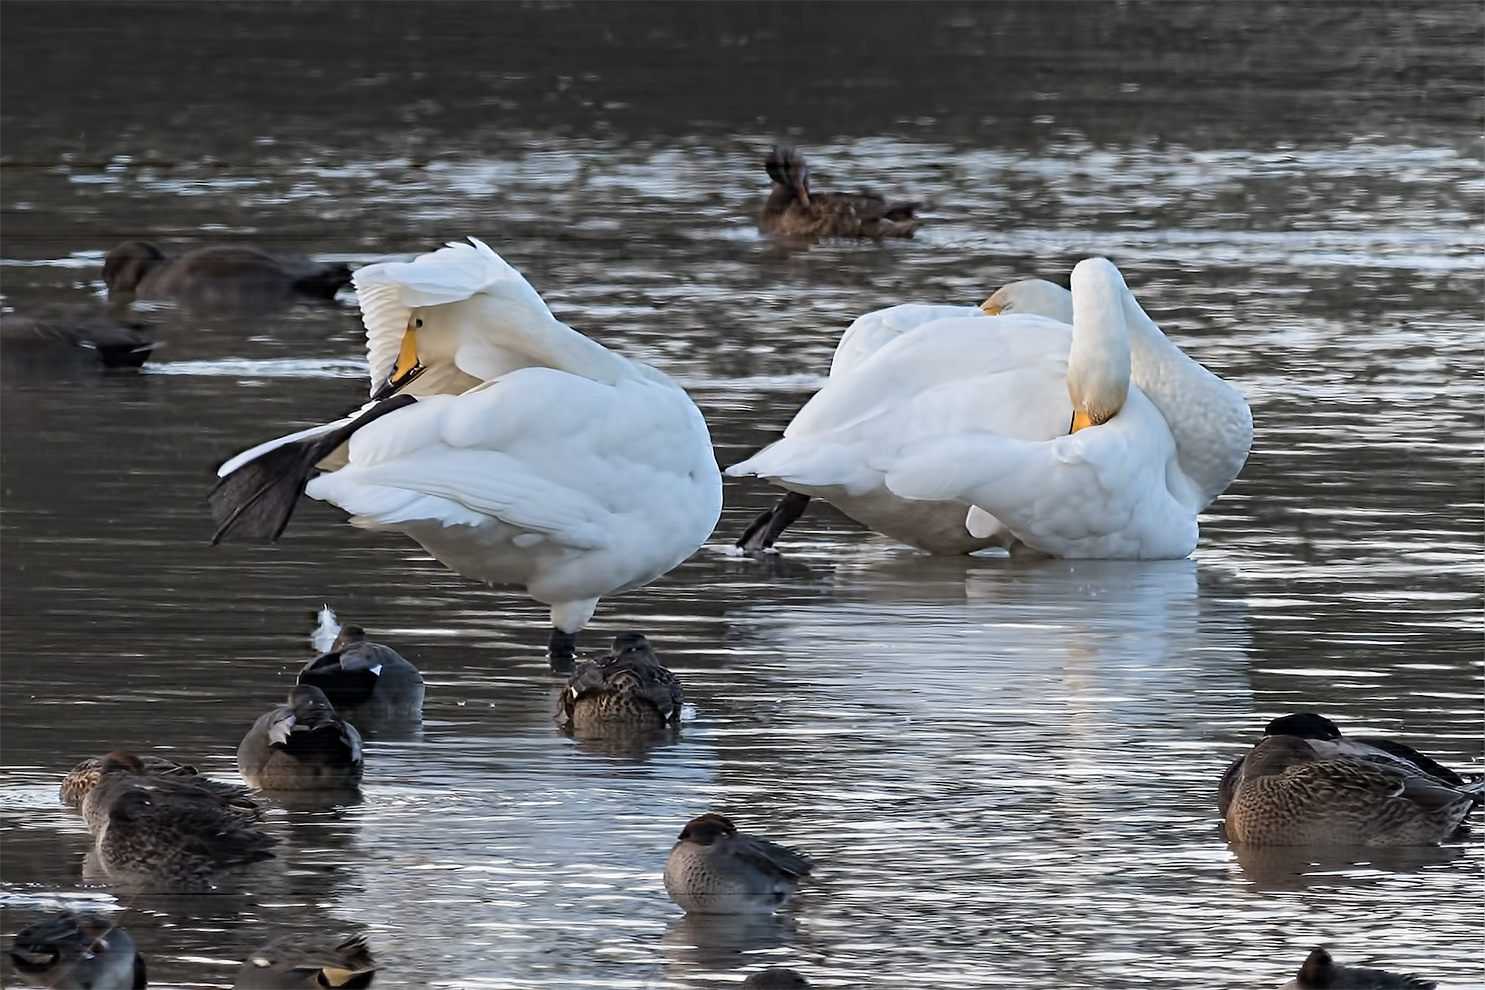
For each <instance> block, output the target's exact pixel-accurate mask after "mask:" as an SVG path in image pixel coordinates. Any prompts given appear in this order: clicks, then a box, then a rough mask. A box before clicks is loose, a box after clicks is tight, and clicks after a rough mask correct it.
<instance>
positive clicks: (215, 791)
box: [61, 750, 263, 836]
mask: <svg viewBox="0 0 1485 990" xmlns="http://www.w3.org/2000/svg"><path fill="white" fill-rule="evenodd" d="M125 790H134V791H140V792H143V793H147V794H149V795H151V796H152V798H153V800H154V803H155V804H156V805H157V806H160V807H163V808H179V807H184V806H186V805H197V806H200V807H201V808H202V814H204V815H206V816H207V817H208V818H209V817H211V816H213V815H216V814H219V813H221V814H230V815H233V816H235V817H236V818H238V819H240V820H241V821H243V822H256V821H259V820H260V819H261V818H262V817H263V811H262V808H261V807H259V805H258V802H257V801H255V800H254V799H253V795H252V791H250V790H249V789H248V788H246V787H243V786H242V785H241V784H229V783H226V782H225V781H220V780H212V779H211V778H209V777H204V776H201V775H200V774H199V773H197V772H196V768H195V767H190V766H184V765H182V764H179V763H174V762H172V761H170V760H165V759H162V758H160V757H143V758H141V757H139V756H136V755H135V754H133V753H129V752H126V751H124V750H115V751H114V752H112V753H108V754H106V755H104V756H100V757H98V758H96V759H93V760H84V761H83V762H82V763H79V764H78V765H77V766H76V767H74V768H73V770H72V772H71V773H69V774H68V775H67V777H66V778H65V779H64V780H63V781H62V788H61V792H62V799H63V801H64V802H68V803H71V802H70V801H69V799H72V800H73V801H75V805H74V806H75V807H77V808H78V810H80V811H81V812H82V815H83V819H84V820H85V821H86V822H87V823H88V830H89V831H90V832H92V833H93V834H94V835H95V836H96V835H97V834H98V833H99V832H100V831H101V830H102V829H103V825H104V823H105V821H106V820H107V818H108V814H109V809H110V808H111V807H112V806H113V803H114V801H115V800H116V799H117V796H118V795H119V794H120V793H122V792H123V791H125Z"/></svg>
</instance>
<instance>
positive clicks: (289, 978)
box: [232, 935, 377, 990]
mask: <svg viewBox="0 0 1485 990" xmlns="http://www.w3.org/2000/svg"><path fill="white" fill-rule="evenodd" d="M376 969H377V966H376V960H374V959H373V958H372V957H371V951H370V950H369V949H368V948H367V947H366V937H365V936H363V935H353V936H351V937H350V938H348V939H345V940H344V941H341V942H337V941H335V939H334V938H331V937H324V936H318V935H283V936H280V937H279V938H276V939H274V940H273V941H271V942H268V943H266V944H264V945H262V946H260V947H259V948H258V949H257V950H256V951H254V952H253V954H252V955H251V956H249V957H248V958H247V961H246V962H244V963H243V964H242V968H241V969H240V970H238V972H237V979H236V981H235V982H234V983H233V984H232V986H233V987H234V988H235V990H259V988H262V990H269V988H271V990H280V988H283V987H309V988H315V987H341V988H342V990H353V988H356V987H369V986H371V982H372V980H373V978H374V977H375V976H376Z"/></svg>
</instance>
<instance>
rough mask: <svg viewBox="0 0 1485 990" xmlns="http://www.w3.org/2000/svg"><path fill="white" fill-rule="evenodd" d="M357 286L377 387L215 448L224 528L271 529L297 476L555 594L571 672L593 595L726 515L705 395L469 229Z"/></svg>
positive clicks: (657, 567) (280, 521)
mask: <svg viewBox="0 0 1485 990" xmlns="http://www.w3.org/2000/svg"><path fill="white" fill-rule="evenodd" d="M355 283H356V289H357V293H358V294H359V296H360V300H361V312H362V320H363V321H364V322H365V324H366V334H367V349H368V353H369V358H370V364H371V368H372V388H371V391H372V402H371V403H368V404H367V405H366V406H364V407H362V409H361V410H359V411H358V412H356V413H354V414H352V415H351V416H349V417H346V418H345V419H342V420H338V421H336V422H334V423H330V424H326V425H325V426H319V427H313V428H311V429H309V430H304V431H301V432H299V433H296V434H292V435H290V436H288V437H282V438H280V439H278V440H273V441H269V442H268V443H266V444H260V445H259V446H257V447H255V448H253V449H252V450H249V451H246V452H245V453H242V454H239V455H237V456H236V457H234V458H232V459H231V460H229V461H227V462H226V463H225V464H223V465H222V467H221V469H220V470H219V471H218V474H219V475H220V476H221V477H222V481H221V482H220V483H219V484H218V486H217V488H216V489H215V491H214V492H213V493H212V503H213V514H214V516H215V517H216V520H217V523H218V526H219V528H218V531H217V534H216V537H215V538H216V539H217V540H221V539H228V538H236V537H249V538H251V537H256V538H268V539H275V538H277V536H278V534H279V533H281V532H282V531H283V528H284V526H285V525H287V523H288V518H289V513H290V512H291V511H292V510H293V505H294V501H295V499H296V498H297V497H298V495H299V492H300V491H301V490H302V491H304V492H305V493H307V494H308V495H310V497H312V498H318V499H322V500H324V501H328V502H333V503H335V504H336V505H339V506H340V507H342V508H344V509H346V510H347V511H349V512H350V513H351V514H352V519H351V522H352V523H353V524H355V525H357V526H361V527H364V528H367V529H390V530H397V531H400V532H403V533H406V534H407V535H408V536H410V537H412V538H413V539H414V540H416V541H417V542H418V543H420V544H422V546H423V547H424V548H425V549H426V550H427V551H428V552H429V553H430V554H432V555H433V556H434V557H436V558H437V559H438V560H440V561H441V562H443V564H444V565H445V566H447V567H449V568H451V569H452V570H454V571H456V572H458V573H460V574H463V575H465V576H466V577H471V578H475V579H477V580H480V581H484V582H486V583H489V584H514V585H520V586H523V587H525V589H526V591H527V593H528V594H530V595H531V596H532V597H533V598H535V599H537V600H538V601H541V602H544V603H546V604H548V605H550V606H551V619H552V633H551V636H550V638H549V643H548V654H549V657H550V659H551V661H552V664H553V667H554V669H557V670H560V671H563V672H571V670H572V663H573V660H574V658H575V656H576V654H575V645H576V639H577V632H578V631H579V630H580V629H582V628H583V626H585V625H586V624H587V623H588V620H589V619H590V618H591V617H592V615H593V611H594V609H595V608H596V607H597V605H598V599H599V598H600V597H603V596H605V595H612V594H617V593H618V592H621V591H627V590H629V589H631V588H638V587H641V586H643V585H645V584H648V583H649V582H651V581H653V580H655V579H656V578H658V577H659V576H660V575H662V574H664V573H666V572H667V571H669V570H670V569H671V568H673V567H675V566H676V565H677V564H679V563H680V562H681V561H683V560H685V559H686V558H687V557H689V556H690V555H691V553H692V552H693V551H695V550H696V548H697V547H699V546H700V545H701V544H702V542H703V541H704V540H705V539H706V538H707V537H708V536H710V535H711V531H712V527H713V526H715V525H716V521H717V518H718V516H719V515H720V514H721V509H722V479H721V474H720V472H719V471H718V470H717V464H716V458H715V456H714V455H713V453H712V445H711V437H710V435H709V434H708V432H707V429H706V423H705V421H704V420H703V419H702V417H701V412H700V410H698V409H697V408H696V404H695V403H694V402H692V401H691V399H690V397H689V396H687V395H686V393H685V392H684V391H682V390H681V388H680V387H679V386H678V385H676V384H675V383H674V382H673V381H671V380H670V379H669V378H667V377H666V376H665V375H663V374H661V373H660V372H659V371H656V370H655V369H653V368H651V367H649V366H648V365H644V364H641V363H639V362H637V361H631V360H629V359H628V358H625V357H623V356H621V355H619V354H616V353H615V352H613V351H610V350H608V349H607V348H605V347H603V346H602V345H600V344H598V343H596V342H594V341H592V340H590V339H588V338H587V337H584V336H583V335H582V334H579V333H578V332H577V331H575V330H573V329H571V328H570V327H568V326H567V325H565V324H563V323H561V322H559V321H558V320H557V319H556V318H555V317H554V316H552V313H551V311H550V310H548V309H547V306H546V304H545V303H544V302H542V300H541V297H540V296H539V295H537V293H536V290H535V289H533V288H532V287H531V285H530V284H529V283H528V282H527V281H526V280H525V279H524V278H522V277H521V275H520V273H518V272H517V271H516V270H515V269H514V268H512V267H511V266H510V265H508V264H506V262H505V261H504V260H503V259H502V258H501V257H500V256H499V255H498V254H496V253H495V252H494V251H492V250H490V248H489V247H487V246H486V245H485V244H484V243H482V242H480V241H478V240H475V239H474V238H470V243H469V244H451V245H449V246H448V247H445V248H443V249H441V250H439V251H435V252H433V253H432V254H426V255H423V256H421V257H419V258H418V259H417V260H415V261H412V262H387V263H383V264H376V265H370V266H368V267H366V268H362V269H360V270H358V271H357V272H356V276H355ZM352 434H354V435H352ZM347 440H349V443H347ZM342 445H344V447H343V449H342ZM317 462H318V463H319V467H321V469H322V470H323V471H324V472H325V473H322V474H320V475H319V476H318V477H316V478H315V479H314V480H312V481H309V482H308V484H307V485H305V483H304V479H305V478H307V477H308V475H309V473H310V472H311V470H313V468H314V466H315V465H316V464H317Z"/></svg>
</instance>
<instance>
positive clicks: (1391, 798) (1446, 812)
mask: <svg viewBox="0 0 1485 990" xmlns="http://www.w3.org/2000/svg"><path fill="white" fill-rule="evenodd" d="M1477 799H1478V795H1476V794H1471V793H1469V792H1468V791H1462V790H1459V789H1457V788H1454V787H1450V786H1448V785H1447V784H1442V783H1439V782H1437V781H1434V780H1432V779H1430V778H1428V777H1424V776H1421V775H1418V774H1409V773H1406V772H1401V771H1399V770H1396V769H1394V768H1392V767H1387V766H1383V765H1381V764H1378V763H1373V762H1371V761H1368V760H1363V759H1356V758H1353V757H1347V756H1338V757H1332V758H1322V757H1321V756H1319V755H1318V754H1316V752H1315V751H1314V749H1312V748H1311V747H1310V742H1309V740H1306V739H1300V738H1298V737H1295V736H1283V735H1276V736H1269V737H1268V738H1266V739H1264V740H1263V741H1262V742H1260V743H1259V744H1258V745H1257V746H1255V747H1253V750H1252V752H1250V753H1248V755H1247V756H1245V757H1244V758H1243V766H1242V770H1241V772H1240V773H1239V776H1238V781H1237V785H1236V787H1235V788H1234V789H1233V793H1232V802H1231V804H1230V805H1229V806H1228V809H1227V814H1226V822H1227V837H1228V839H1230V840H1231V841H1233V842H1239V843H1249V844H1253V845H1277V846H1303V845H1364V846H1396V845H1420V844H1429V843H1434V842H1438V841H1440V840H1442V839H1444V838H1447V837H1448V836H1449V834H1450V833H1452V832H1453V831H1454V830H1455V829H1456V828H1457V827H1458V826H1459V825H1460V823H1461V822H1463V821H1464V818H1465V816H1466V815H1468V814H1469V812H1470V809H1471V808H1473V807H1474V806H1475V803H1476V801H1477Z"/></svg>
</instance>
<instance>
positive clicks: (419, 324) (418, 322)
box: [413, 316, 423, 329]
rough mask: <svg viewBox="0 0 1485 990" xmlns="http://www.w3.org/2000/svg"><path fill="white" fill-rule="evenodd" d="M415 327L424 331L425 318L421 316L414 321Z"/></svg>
mask: <svg viewBox="0 0 1485 990" xmlns="http://www.w3.org/2000/svg"><path fill="white" fill-rule="evenodd" d="M413 326H415V327H417V328H418V329H422V327H423V318H422V317H421V316H420V317H418V318H417V319H415V320H413Z"/></svg>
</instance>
